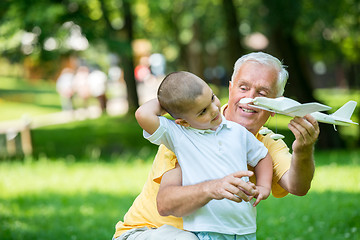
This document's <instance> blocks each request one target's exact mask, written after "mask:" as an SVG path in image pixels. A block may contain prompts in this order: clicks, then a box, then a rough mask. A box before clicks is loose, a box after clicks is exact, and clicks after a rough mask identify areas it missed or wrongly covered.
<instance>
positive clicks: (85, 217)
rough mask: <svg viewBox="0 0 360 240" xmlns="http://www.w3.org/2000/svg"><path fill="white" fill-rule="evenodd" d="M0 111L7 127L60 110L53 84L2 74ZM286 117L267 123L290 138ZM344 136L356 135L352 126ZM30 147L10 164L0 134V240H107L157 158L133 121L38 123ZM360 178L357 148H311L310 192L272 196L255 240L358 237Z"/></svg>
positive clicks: (350, 95)
mask: <svg viewBox="0 0 360 240" xmlns="http://www.w3.org/2000/svg"><path fill="white" fill-rule="evenodd" d="M326 91H327V92H326ZM317 94H320V95H319V99H320V97H322V98H324V99H326V100H328V101H331V103H330V102H326V101H325V100H324V102H325V103H327V104H329V105H331V106H333V107H334V108H338V107H339V105H341V104H343V103H344V102H346V101H347V100H348V99H353V100H357V101H358V102H359V100H360V99H358V98H359V96H360V95H359V92H358V91H351V92H349V91H334V92H332V91H330V90H321V91H318V92H317ZM223 95H224V97H226V96H225V92H224V93H223ZM328 96H332V97H334V96H336V99H337V100H336V101H332V100H331V99H330V98H328ZM224 97H223V98H224ZM339 99H341V101H340V100H339ZM222 102H223V100H222ZM223 103H224V102H223ZM0 108H1V111H2V114H0V121H3V120H9V119H14V118H15V119H17V118H20V117H21V116H22V114H24V113H28V114H29V115H31V116H34V115H37V114H39V115H40V114H45V113H50V112H54V111H60V102H59V99H58V96H57V94H56V92H55V88H54V83H45V82H38V83H28V82H25V81H23V80H21V79H17V80H15V81H14V79H9V78H1V79H0ZM357 111H358V110H357ZM3 113H5V114H3ZM353 120H354V121H358V120H357V119H353ZM274 121H275V124H274ZM286 121H288V119H281V118H280V117H279V118H276V119H272V120H271V122H270V123H269V126H271V127H272V129H275V128H276V127H278V129H279V132H281V133H285V135H286V138H285V139H286V140H287V141H289V142H291V141H292V136H291V133H289V131H286V130H285V128H286V124H287V123H286ZM349 129H350V128H349ZM347 134H349V135H345V136H347V137H349V136H350V137H351V136H356V134H358V129H356V130H354V129H351V131H350V133H347ZM16 140H17V145H18V146H19V145H20V139H19V137H17V139H16ZM32 141H33V147H34V156H33V157H26V158H25V159H24V158H23V156H22V155H21V153H20V152H19V153H18V155H17V156H16V157H18V158H15V159H6V157H4V146H5V136H3V135H1V136H0V239H6V240H15V239H16V240H18V239H19V240H20V239H54V240H56V239H89V238H91V239H110V238H111V237H112V235H113V233H114V226H115V224H116V222H117V221H118V220H121V219H122V218H123V215H124V214H125V212H126V211H127V210H128V208H129V207H130V205H131V204H132V201H133V200H134V199H135V197H136V196H137V194H138V193H139V192H140V191H141V188H142V186H143V183H144V182H145V179H146V177H147V174H148V171H149V170H150V166H151V162H152V159H153V157H154V156H155V153H156V147H155V146H154V145H152V144H150V143H148V142H147V141H146V140H145V139H143V138H142V134H141V129H140V127H139V126H138V125H137V123H136V122H135V121H134V118H133V116H122V117H109V116H103V117H101V118H98V119H89V120H85V121H79V122H72V123H68V124H62V125H54V126H49V127H42V128H38V129H34V130H32ZM289 146H290V145H289ZM20 159H21V160H20ZM359 172H360V151H359V150H347V151H345V150H337V151H334V150H332V151H317V152H316V173H315V178H314V181H313V185H312V188H311V190H310V192H309V193H308V194H307V195H306V196H304V197H296V196H287V197H285V198H282V199H275V198H273V197H270V198H269V199H268V200H266V201H263V202H262V203H261V204H260V205H259V208H258V228H259V230H258V239H268V240H271V239H274V240H278V239H279V240H281V239H292V240H293V239H359V238H360V208H359V206H358V204H359V199H360V174H359Z"/></svg>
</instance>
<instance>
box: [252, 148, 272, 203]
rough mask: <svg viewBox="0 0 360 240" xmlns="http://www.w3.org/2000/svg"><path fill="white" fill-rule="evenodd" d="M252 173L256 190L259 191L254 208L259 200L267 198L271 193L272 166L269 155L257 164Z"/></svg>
mask: <svg viewBox="0 0 360 240" xmlns="http://www.w3.org/2000/svg"><path fill="white" fill-rule="evenodd" d="M254 172H255V176H256V189H257V190H258V191H259V194H258V195H257V196H256V201H255V203H254V207H256V205H258V204H259V202H260V201H261V200H265V199H267V198H268V196H269V195H270V191H271V181H272V175H273V166H272V159H271V156H270V154H269V153H268V154H267V155H266V156H265V157H264V158H263V159H261V160H260V161H259V162H258V164H257V165H256V167H255V169H254Z"/></svg>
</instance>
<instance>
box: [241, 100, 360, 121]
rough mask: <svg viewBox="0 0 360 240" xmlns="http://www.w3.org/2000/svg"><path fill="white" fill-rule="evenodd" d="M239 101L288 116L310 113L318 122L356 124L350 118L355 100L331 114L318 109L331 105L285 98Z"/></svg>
mask: <svg viewBox="0 0 360 240" xmlns="http://www.w3.org/2000/svg"><path fill="white" fill-rule="evenodd" d="M240 103H248V104H249V103H252V104H249V106H251V107H253V108H259V109H263V110H266V111H270V112H274V113H279V114H283V115H287V116H290V117H303V116H305V115H306V114H311V115H312V116H313V117H314V118H315V119H316V120H317V121H318V122H322V123H328V124H333V125H334V126H335V125H343V126H348V125H350V124H358V123H356V122H353V121H351V120H350V118H351V116H352V114H353V112H354V110H355V107H356V105H357V102H355V101H349V102H347V103H345V104H344V105H343V106H342V107H341V108H339V109H338V110H337V111H336V112H335V113H333V114H330V115H328V114H324V113H320V112H319V111H326V110H330V109H331V107H329V106H326V105H323V104H320V103H316V102H313V103H305V104H300V103H299V102H297V101H295V100H293V99H290V98H286V97H278V98H266V97H256V98H243V99H241V100H240Z"/></svg>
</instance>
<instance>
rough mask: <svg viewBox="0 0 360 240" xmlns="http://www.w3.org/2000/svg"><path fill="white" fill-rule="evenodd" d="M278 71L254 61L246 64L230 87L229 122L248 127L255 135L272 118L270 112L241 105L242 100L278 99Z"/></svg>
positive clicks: (227, 114) (227, 117)
mask: <svg viewBox="0 0 360 240" xmlns="http://www.w3.org/2000/svg"><path fill="white" fill-rule="evenodd" d="M276 80H277V71H276V70H275V69H274V68H272V67H271V66H267V65H263V64H260V63H257V62H254V61H247V62H245V63H244V64H243V65H242V66H241V67H240V69H239V71H238V73H237V75H236V76H235V79H234V80H233V81H234V82H233V83H231V82H230V85H229V103H228V108H227V109H226V111H225V117H226V119H228V120H231V121H234V122H237V123H239V124H241V125H242V126H244V127H246V128H247V129H248V130H249V131H250V132H252V133H253V134H254V135H255V134H256V133H257V132H258V131H259V129H260V127H261V126H263V125H264V124H265V123H266V121H267V119H268V118H269V116H270V112H268V111H264V110H260V109H255V108H252V107H250V106H248V105H247V104H240V103H239V101H240V99H242V98H255V97H269V98H275V97H276V93H277V90H276Z"/></svg>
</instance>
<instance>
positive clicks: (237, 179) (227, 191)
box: [204, 171, 257, 202]
mask: <svg viewBox="0 0 360 240" xmlns="http://www.w3.org/2000/svg"><path fill="white" fill-rule="evenodd" d="M253 174H254V173H253V172H251V171H239V172H235V173H233V174H230V175H228V176H226V177H224V178H220V179H216V180H212V181H208V182H206V183H204V184H205V186H206V191H207V192H208V193H209V196H210V198H211V199H216V200H221V199H224V198H226V199H229V200H231V201H234V202H241V201H242V200H244V201H246V202H248V201H249V200H250V198H249V197H250V196H255V195H256V194H257V191H256V188H255V185H254V184H252V183H251V182H245V181H243V180H242V179H241V178H242V177H244V176H247V177H250V176H252V175H253Z"/></svg>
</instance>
